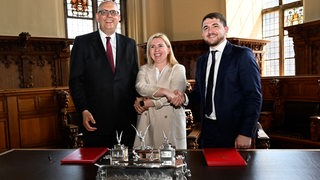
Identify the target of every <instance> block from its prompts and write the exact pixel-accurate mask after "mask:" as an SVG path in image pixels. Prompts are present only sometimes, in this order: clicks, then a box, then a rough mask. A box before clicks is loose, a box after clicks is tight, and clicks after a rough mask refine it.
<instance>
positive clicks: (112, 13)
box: [98, 9, 119, 16]
mask: <svg viewBox="0 0 320 180" xmlns="http://www.w3.org/2000/svg"><path fill="white" fill-rule="evenodd" d="M98 13H100V14H101V15H102V16H107V15H108V14H110V15H111V16H117V15H118V14H119V12H118V11H116V10H105V9H103V10H100V11H98Z"/></svg>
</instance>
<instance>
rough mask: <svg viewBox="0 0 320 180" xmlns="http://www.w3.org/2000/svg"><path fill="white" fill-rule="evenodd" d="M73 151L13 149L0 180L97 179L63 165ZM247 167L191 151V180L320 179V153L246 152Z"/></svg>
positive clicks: (90, 168)
mask: <svg viewBox="0 0 320 180" xmlns="http://www.w3.org/2000/svg"><path fill="white" fill-rule="evenodd" d="M72 151H74V149H14V150H10V151H7V152H5V153H2V154H0V179H1V180H11V179H12V180H19V179H32V180H38V179H41V180H42V179H46V180H51V179H52V180H64V179H66V180H70V179H72V180H73V179H74V180H82V179H83V180H87V179H95V176H96V173H97V169H98V168H97V167H96V166H94V165H61V164H60V160H61V159H62V158H64V157H65V156H66V155H68V154H69V153H71V152H72ZM240 153H241V155H242V156H243V157H244V158H245V159H247V160H248V165H247V166H245V167H207V166H206V163H205V160H204V157H203V155H202V151H201V150H188V151H187V158H186V160H187V163H188V168H189V169H190V170H191V174H192V176H191V178H190V179H191V180H198V179H199V180H205V179H223V180H228V179H230V180H231V179H232V180H237V179H245V180H251V179H254V180H273V179H280V180H286V179H290V180H300V179H302V180H313V179H319V178H320V150H314V149H310V150H305V149H304V150H288V149H285V150H270V149H269V150H262V149H259V150H247V151H240Z"/></svg>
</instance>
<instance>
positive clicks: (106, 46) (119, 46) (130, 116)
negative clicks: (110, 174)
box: [69, 1, 138, 148]
mask: <svg viewBox="0 0 320 180" xmlns="http://www.w3.org/2000/svg"><path fill="white" fill-rule="evenodd" d="M119 13H120V12H119V8H118V7H117V4H116V3H115V2H113V1H104V2H102V3H101V4H100V5H99V7H98V11H97V13H96V19H97V22H98V23H99V30H98V31H96V32H93V33H89V34H86V35H82V36H78V37H76V38H75V41H74V45H73V47H72V51H71V60H70V79H69V86H70V91H71V96H72V99H73V101H74V104H75V107H76V109H77V111H78V112H79V113H81V114H82V118H83V119H82V125H83V133H84V146H86V147H109V148H112V147H113V145H114V144H117V140H116V131H118V132H119V134H120V132H121V131H123V134H122V141H121V143H123V144H125V145H126V146H128V147H132V146H133V142H134V138H135V132H134V129H133V128H132V126H131V124H132V125H134V126H135V125H136V120H137V115H136V112H135V109H134V107H133V104H134V101H135V97H136V96H137V93H136V91H135V81H136V75H137V72H138V60H137V59H138V57H137V49H136V42H135V41H134V40H133V39H130V38H128V37H126V36H123V35H121V34H118V33H116V32H115V31H116V28H117V25H118V23H119V21H120V14H119Z"/></svg>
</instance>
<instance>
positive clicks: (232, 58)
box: [190, 42, 262, 147]
mask: <svg viewBox="0 0 320 180" xmlns="http://www.w3.org/2000/svg"><path fill="white" fill-rule="evenodd" d="M208 55H209V52H208V53H206V54H204V55H202V56H201V57H200V58H199V59H198V61H197V69H196V84H195V87H194V90H193V92H192V93H191V96H190V102H191V103H200V110H201V111H202V112H204V106H205V92H206V79H205V77H206V68H207V60H208ZM214 103H215V111H216V117H217V125H218V126H219V129H220V131H221V138H224V139H225V141H226V142H228V143H227V144H229V145H230V146H231V147H234V140H235V138H236V136H237V135H238V134H242V135H245V136H249V137H254V136H255V134H256V129H255V127H256V123H257V120H258V118H259V115H260V110H261V104H262V93H261V81H260V73H259V68H258V65H257V63H256V60H255V58H254V55H253V53H252V51H251V50H250V49H249V48H246V47H240V46H236V45H233V44H231V43H230V42H227V44H226V47H225V49H224V51H223V53H222V57H221V61H220V66H219V70H218V74H217V79H216V87H215V94H214ZM201 117H202V119H203V118H204V113H201ZM204 126H205V125H203V126H202V127H204ZM202 129H203V128H202ZM202 136H206V132H204V131H202Z"/></svg>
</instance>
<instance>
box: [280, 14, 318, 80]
mask: <svg viewBox="0 0 320 180" xmlns="http://www.w3.org/2000/svg"><path fill="white" fill-rule="evenodd" d="M285 30H287V31H288V35H289V36H290V37H292V38H293V42H294V52H295V67H296V75H299V76H300V75H320V20H317V21H312V22H307V23H303V24H298V25H295V26H289V27H285Z"/></svg>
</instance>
